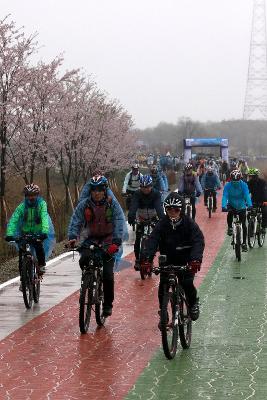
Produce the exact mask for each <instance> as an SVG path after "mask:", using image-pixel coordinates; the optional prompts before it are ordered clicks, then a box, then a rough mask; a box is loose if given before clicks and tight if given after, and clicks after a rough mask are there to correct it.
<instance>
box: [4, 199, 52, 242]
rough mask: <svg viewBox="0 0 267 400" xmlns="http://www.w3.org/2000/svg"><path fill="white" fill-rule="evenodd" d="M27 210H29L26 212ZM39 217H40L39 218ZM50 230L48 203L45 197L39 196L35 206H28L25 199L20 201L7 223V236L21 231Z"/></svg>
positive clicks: (42, 231)
mask: <svg viewBox="0 0 267 400" xmlns="http://www.w3.org/2000/svg"><path fill="white" fill-rule="evenodd" d="M25 210H27V211H26V212H25ZM37 217H38V218H37ZM48 232H49V224H48V212H47V205H46V202H45V200H44V199H42V198H41V197H39V198H37V205H36V206H35V207H27V209H26V204H25V201H23V202H22V203H20V204H19V205H18V207H17V208H16V210H15V211H14V213H13V214H12V216H11V218H10V220H9V222H8V225H7V231H6V235H7V236H17V235H18V234H20V233H35V234H40V233H46V234H48Z"/></svg>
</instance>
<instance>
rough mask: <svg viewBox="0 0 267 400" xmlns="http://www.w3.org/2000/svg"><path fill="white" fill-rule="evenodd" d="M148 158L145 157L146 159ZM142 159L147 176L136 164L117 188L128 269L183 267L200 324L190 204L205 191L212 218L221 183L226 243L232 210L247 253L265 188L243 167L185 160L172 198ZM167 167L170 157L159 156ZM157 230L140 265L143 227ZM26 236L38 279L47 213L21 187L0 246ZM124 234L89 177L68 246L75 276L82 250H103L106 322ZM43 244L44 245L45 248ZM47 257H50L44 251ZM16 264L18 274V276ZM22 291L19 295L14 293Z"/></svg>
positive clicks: (30, 189)
mask: <svg viewBox="0 0 267 400" xmlns="http://www.w3.org/2000/svg"><path fill="white" fill-rule="evenodd" d="M149 157H150V156H149ZM149 157H148V159H147V169H146V170H147V172H146V173H145V174H142V173H141V172H140V168H139V164H138V163H137V162H135V163H133V164H132V166H131V170H130V171H129V172H127V174H126V176H125V179H124V183H123V186H122V194H123V195H124V196H126V204H127V210H128V213H127V219H128V224H129V225H133V224H136V238H135V244H134V254H135V263H134V269H135V270H139V269H140V267H141V264H144V265H150V266H152V264H153V259H154V257H155V254H156V252H157V251H158V249H159V251H160V254H164V255H166V256H167V261H166V262H167V264H168V263H169V264H175V265H188V269H187V270H186V271H184V272H183V273H180V276H179V280H180V281H181V284H182V286H183V288H184V290H185V294H186V296H187V299H188V303H189V305H190V316H191V318H192V320H197V319H198V317H199V299H198V295H197V290H196V288H195V286H194V277H195V274H196V273H197V271H199V270H200V268H201V263H202V258H203V251H204V247H205V244H204V236H203V233H202V231H201V229H200V227H199V226H198V224H197V223H196V222H195V217H196V199H197V198H198V197H200V195H201V194H202V193H203V192H204V204H205V205H206V203H207V196H206V192H207V190H212V191H213V193H214V202H213V212H216V209H217V202H216V191H217V190H220V189H221V188H222V184H223V183H224V182H223V183H221V182H222V180H223V179H224V175H226V183H225V186H224V189H223V196H222V211H223V212H225V211H226V212H228V216H227V224H228V230H227V233H228V234H229V235H231V234H232V220H233V210H238V211H240V219H241V222H242V225H243V245H242V250H243V251H247V245H246V240H247V229H246V211H247V209H249V208H251V207H252V206H253V205H255V204H256V205H260V207H261V209H262V229H263V230H264V232H265V229H266V227H267V185H266V182H265V180H264V179H262V178H260V176H259V175H260V171H259V170H258V169H256V168H248V166H247V165H246V163H244V162H239V163H236V164H234V163H232V164H231V165H228V163H227V162H226V161H223V160H219V161H217V162H216V160H214V159H208V160H205V159H199V160H198V161H195V160H190V162H188V163H186V164H185V165H184V168H183V171H182V173H181V176H180V179H179V182H178V185H177V188H176V189H177V190H176V191H171V190H170V188H169V184H168V179H167V170H168V168H167V167H166V165H168V163H166V164H163V163H162V162H161V161H162V158H161V157H159V158H158V159H157V160H156V162H155V158H154V157H153V161H152V158H151V161H152V162H151V163H150V158H149ZM166 158H167V159H169V158H170V156H168V155H167V156H166ZM185 196H189V197H190V202H191V205H192V218H191V217H189V216H187V215H185V199H184V198H185ZM147 220H150V221H152V220H153V221H154V222H156V224H155V228H154V229H153V231H152V233H151V235H150V236H149V237H148V239H147V241H146V246H145V250H144V254H143V258H142V259H140V254H139V252H140V239H141V237H142V234H143V222H144V221H147ZM25 233H33V234H36V235H37V236H36V241H35V243H34V245H33V247H34V250H35V254H36V258H37V261H38V267H39V273H40V274H44V273H45V265H46V259H47V256H48V254H50V253H51V248H52V247H53V243H54V242H53V240H54V231H53V226H52V223H51V219H50V217H49V215H48V212H47V206H46V202H45V200H44V199H43V198H42V197H41V196H40V188H39V187H38V186H37V185H36V184H33V183H32V184H30V185H26V186H25V188H24V199H23V201H22V202H21V204H20V205H19V206H18V207H17V208H16V210H15V211H14V213H13V215H12V216H11V218H10V220H9V223H8V226H7V232H6V240H7V241H9V242H14V241H16V240H17V237H19V236H20V235H23V234H25ZM127 237H128V227H127V224H126V218H125V215H124V212H123V209H122V207H121V205H120V203H119V201H118V200H117V199H116V197H115V195H114V193H113V192H112V190H111V189H110V188H109V185H108V180H107V178H106V177H105V176H103V175H102V174H101V173H96V174H95V175H94V176H93V177H92V178H91V179H90V180H89V181H88V183H87V184H86V185H85V186H84V188H83V190H82V192H81V195H80V199H79V202H78V204H77V206H76V208H75V210H74V213H73V215H72V217H71V220H70V223H69V228H68V244H69V246H70V247H74V246H75V245H76V243H77V241H80V242H81V246H80V249H81V250H80V253H81V254H80V261H79V264H80V268H81V269H82V270H83V268H84V267H85V266H86V265H88V263H89V259H90V257H89V252H88V246H85V247H84V248H83V244H88V243H97V244H98V245H101V246H103V248H105V259H104V260H103V261H104V276H103V291H104V304H103V315H104V316H105V317H108V316H110V315H111V314H112V308H113V301H114V263H115V258H116V255H118V254H121V252H122V243H123V241H125V240H127ZM45 244H46V245H45ZM45 248H46V249H48V248H49V249H50V250H49V251H46V250H45ZM20 264H21V259H20V261H19V269H20V272H21V265H20ZM163 284H164V276H160V284H159V290H158V298H159V307H161V299H162V285H163ZM20 289H21V288H20Z"/></svg>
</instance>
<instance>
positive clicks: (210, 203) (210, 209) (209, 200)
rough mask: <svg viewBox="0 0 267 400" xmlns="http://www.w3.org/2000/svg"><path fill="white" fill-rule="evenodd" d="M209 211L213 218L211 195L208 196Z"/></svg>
mask: <svg viewBox="0 0 267 400" xmlns="http://www.w3.org/2000/svg"><path fill="white" fill-rule="evenodd" d="M208 212H209V218H211V213H212V200H211V198H210V197H209V198H208Z"/></svg>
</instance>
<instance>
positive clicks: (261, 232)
mask: <svg viewBox="0 0 267 400" xmlns="http://www.w3.org/2000/svg"><path fill="white" fill-rule="evenodd" d="M257 237H258V245H259V246H260V247H262V246H263V245H264V241H265V230H263V229H262V227H261V221H260V223H259V225H258V232H257Z"/></svg>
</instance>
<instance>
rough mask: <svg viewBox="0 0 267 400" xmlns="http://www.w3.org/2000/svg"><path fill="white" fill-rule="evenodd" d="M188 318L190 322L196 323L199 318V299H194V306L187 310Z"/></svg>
mask: <svg viewBox="0 0 267 400" xmlns="http://www.w3.org/2000/svg"><path fill="white" fill-rule="evenodd" d="M189 314H190V317H191V319H192V321H196V320H197V319H198V318H199V299H198V298H197V299H196V302H195V304H194V305H193V306H192V307H190V310H189Z"/></svg>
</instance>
